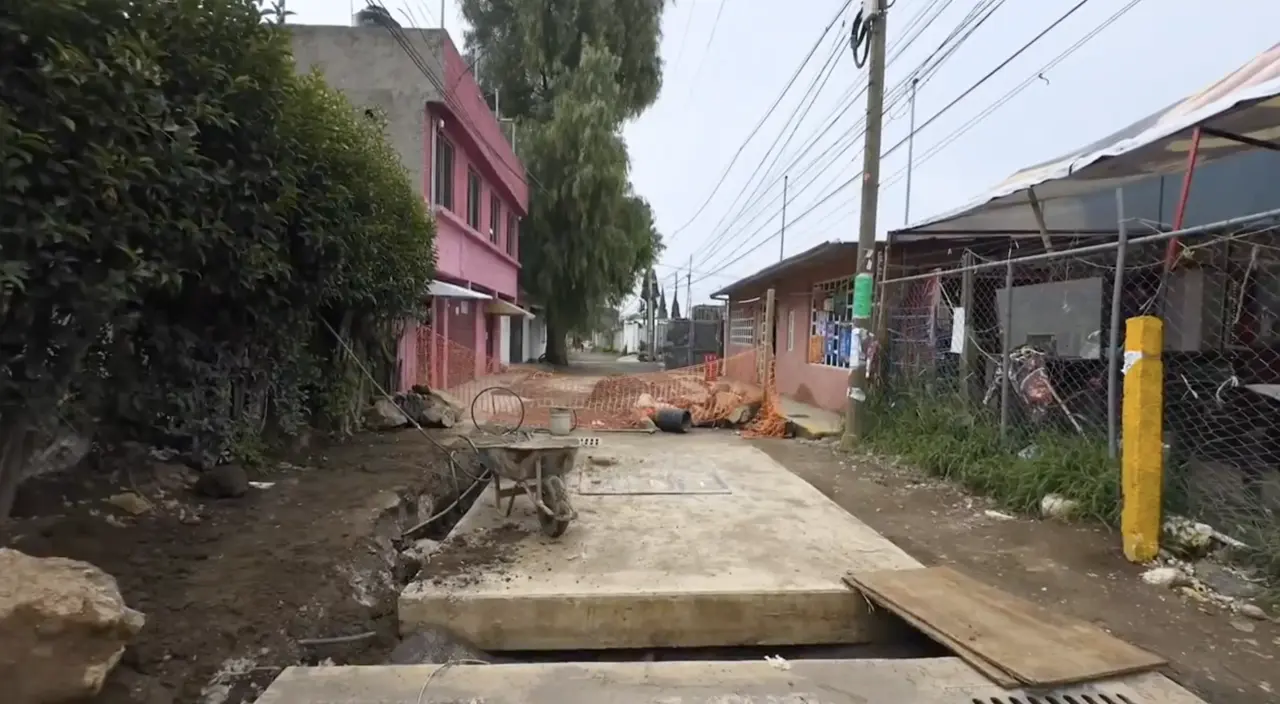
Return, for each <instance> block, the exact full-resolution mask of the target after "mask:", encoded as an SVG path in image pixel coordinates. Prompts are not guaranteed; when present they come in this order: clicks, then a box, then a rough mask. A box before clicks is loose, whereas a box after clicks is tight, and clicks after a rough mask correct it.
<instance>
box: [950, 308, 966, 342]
mask: <svg viewBox="0 0 1280 704" xmlns="http://www.w3.org/2000/svg"><path fill="white" fill-rule="evenodd" d="M951 351H952V352H955V353H956V354H960V353H961V352H963V351H964V308H963V307H961V306H956V307H955V308H952V309H951Z"/></svg>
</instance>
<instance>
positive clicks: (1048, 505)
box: [1040, 494, 1080, 521]
mask: <svg viewBox="0 0 1280 704" xmlns="http://www.w3.org/2000/svg"><path fill="white" fill-rule="evenodd" d="M1079 509H1080V503H1079V502H1078V501H1075V500H1073V499H1068V498H1067V497H1065V496H1060V495H1058V494H1046V495H1045V497H1044V498H1043V499H1041V500H1040V512H1041V513H1042V514H1044V516H1045V518H1056V519H1058V520H1060V521H1065V520H1068V519H1070V518H1071V517H1073V516H1074V515H1075V514H1076V513H1077V512H1078V511H1079Z"/></svg>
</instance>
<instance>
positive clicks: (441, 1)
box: [440, 0, 444, 29]
mask: <svg viewBox="0 0 1280 704" xmlns="http://www.w3.org/2000/svg"><path fill="white" fill-rule="evenodd" d="M440 29H444V0H440Z"/></svg>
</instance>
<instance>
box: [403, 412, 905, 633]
mask: <svg viewBox="0 0 1280 704" xmlns="http://www.w3.org/2000/svg"><path fill="white" fill-rule="evenodd" d="M601 437H602V438H603V439H602V443H601V446H600V447H598V448H590V449H586V448H584V449H583V450H581V451H580V456H579V460H578V463H577V467H578V469H577V470H576V471H577V472H580V473H583V474H586V475H587V479H588V483H589V479H590V474H591V473H593V472H601V473H605V472H607V473H614V472H627V473H630V474H631V475H632V476H633V477H634V478H635V480H636V481H637V482H641V483H643V482H644V481H645V480H646V478H654V479H655V480H657V479H658V478H661V477H663V476H666V475H668V474H680V473H682V472H683V473H688V474H689V475H691V476H706V475H708V474H711V475H716V476H719V477H720V478H722V479H723V480H724V482H725V484H727V485H728V487H729V490H730V493H728V494H642V495H635V494H614V495H584V494H581V493H578V491H577V487H578V486H579V480H578V478H577V477H570V478H569V481H568V482H567V485H568V486H569V487H570V491H571V500H572V501H573V503H574V506H575V508H576V509H577V510H578V513H579V517H578V519H577V521H575V522H574V523H573V524H572V525H571V526H570V527H569V529H568V532H566V533H565V534H564V535H563V536H562V537H560V538H559V539H555V540H552V539H549V538H545V537H543V536H542V535H541V534H540V533H539V532H538V523H537V518H536V516H535V514H534V512H533V510H532V507H531V505H530V504H529V502H528V500H527V499H525V498H523V497H521V498H518V499H517V500H516V503H515V511H514V513H513V514H512V515H511V516H510V517H504V516H503V513H502V511H500V510H498V509H496V508H495V507H494V501H493V495H492V492H491V491H486V492H485V493H483V494H482V495H481V497H480V499H479V501H477V502H476V504H475V505H474V506H473V507H472V508H471V510H470V511H469V512H468V513H467V515H466V516H465V517H464V518H463V519H462V521H461V522H460V523H459V524H458V526H457V527H456V528H455V529H454V532H453V534H452V535H451V536H450V538H449V539H448V540H446V542H445V544H444V545H443V546H442V547H441V549H440V551H439V552H438V553H437V554H436V555H435V556H434V557H433V558H432V559H431V562H430V564H428V565H427V566H426V567H425V568H424V570H423V574H424V578H423V580H422V581H418V582H414V583H413V584H410V585H409V586H408V587H407V588H406V589H405V591H404V592H403V593H402V595H401V597H400V604H399V613H400V621H401V632H402V633H406V634H407V633H412V632H413V631H414V630H415V629H416V628H417V627H420V626H424V625H439V626H444V627H447V628H449V629H450V630H452V631H453V632H455V633H457V634H458V635H460V636H463V637H465V638H467V639H469V640H471V641H472V642H473V643H474V644H475V645H477V646H478V647H480V648H483V649H486V650H559V649H600V648H636V647H695V646H732V645H750V644H760V645H774V644H814V643H861V642H869V641H871V640H874V639H876V638H877V637H879V636H880V635H882V634H883V633H884V631H885V629H886V628H889V627H891V626H890V622H889V619H888V618H887V617H886V616H884V615H883V613H882V612H876V613H874V614H873V613H872V612H871V610H870V609H869V608H868V606H867V603H866V602H865V601H864V600H863V599H862V598H861V597H859V596H858V595H857V594H855V593H854V592H852V591H851V590H849V589H848V588H847V587H846V586H844V584H843V583H842V582H841V576H842V575H843V574H844V573H846V572H848V571H849V570H886V569H910V568H915V567H919V566H920V564H919V563H918V562H916V561H915V560H914V559H912V558H911V557H910V556H909V555H907V554H906V553H905V552H903V551H902V550H900V549H899V548H898V547H897V546H895V545H893V544H892V543H890V542H889V541H888V540H886V539H885V538H883V537H881V536H880V535H879V534H877V533H876V532H875V531H873V530H872V529H871V528H869V527H867V526H866V525H865V524H863V523H862V522H861V521H859V520H857V519H856V518H854V517H853V516H851V515H849V514H848V513H847V512H846V511H844V510H843V509H841V508H840V507H839V506H837V505H836V504H835V503H833V502H832V501H830V500H829V499H827V498H826V497H825V496H823V495H822V494H821V493H820V492H819V491H818V490H816V489H814V488H813V487H811V486H809V484H807V483H806V482H805V481H804V480H802V479H800V478H799V477H797V476H795V475H794V474H792V473H791V472H789V471H787V470H786V469H785V468H783V467H782V466H781V465H779V464H778V463H776V462H774V461H773V459H771V458H770V457H769V456H768V455H766V454H765V453H763V452H761V451H760V450H757V449H756V448H754V447H752V446H751V445H750V444H749V443H747V442H745V441H743V440H742V439H740V438H738V437H737V436H735V435H731V434H728V433H720V432H697V433H693V434H690V435H654V436H649V435H628V434H617V435H603V436H601ZM588 455H597V456H602V457H610V458H612V459H613V460H616V463H615V464H613V465H612V466H606V467H601V466H597V465H596V463H593V462H591V461H589V460H588Z"/></svg>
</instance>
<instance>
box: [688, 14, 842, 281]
mask: <svg viewBox="0 0 1280 704" xmlns="http://www.w3.org/2000/svg"><path fill="white" fill-rule="evenodd" d="M841 43H842V42H841V41H840V37H839V35H837V36H836V41H835V42H834V45H833V46H832V48H831V52H830V54H829V55H828V56H827V60H826V62H825V63H824V64H823V66H822V68H820V69H819V70H818V73H817V75H815V76H814V78H813V80H812V81H810V83H809V87H808V88H807V89H806V90H805V93H804V95H802V96H801V97H800V101H799V102H797V103H796V106H795V109H793V110H792V111H791V115H790V116H788V117H787V121H786V123H784V125H783V129H782V131H781V132H779V133H778V136H777V137H775V138H774V140H773V143H772V144H770V145H769V149H768V150H767V151H765V154H764V156H763V157H762V158H761V160H760V162H759V163H758V164H756V168H755V170H754V171H752V172H751V175H750V176H748V177H747V180H746V182H745V183H743V184H742V188H741V189H739V190H738V194H737V195H736V196H734V198H733V201H732V202H731V203H730V204H729V210H732V209H733V208H736V207H737V205H738V203H739V201H741V199H742V197H743V196H744V195H746V192H747V188H749V187H750V186H751V183H752V182H753V181H755V179H756V176H758V175H761V173H760V170H761V168H762V167H764V165H765V161H766V160H768V159H769V155H770V154H773V161H772V162H770V163H769V166H768V168H766V169H765V173H764V174H763V177H762V178H761V180H760V183H757V184H756V189H755V190H753V191H752V194H751V196H749V197H748V202H749V201H750V199H751V198H752V197H754V196H755V194H756V193H757V192H758V191H759V187H760V185H761V184H763V183H764V179H765V178H767V177H768V174H769V171H770V170H771V169H772V168H773V166H774V165H775V164H777V162H778V158H780V157H781V156H782V152H783V151H784V150H785V149H786V148H787V146H788V145H789V144H790V143H791V139H792V137H794V136H795V133H796V131H797V130H798V129H799V127H800V125H801V124H802V123H803V122H804V116H801V118H800V120H798V121H797V120H796V116H797V115H800V114H801V112H802V111H804V112H806V113H807V111H808V109H809V108H812V107H813V104H814V102H816V101H817V99H818V96H819V95H821V93H822V89H823V88H825V87H826V85H827V82H828V81H829V80H830V79H831V74H832V73H834V69H835V60H836V58H837V57H838V56H839V55H840V45H841ZM806 100H807V101H808V102H807V104H806ZM793 123H794V126H793V128H792V130H791V133H790V134H789V135H788V136H787V138H786V141H785V142H783V143H782V146H781V148H778V142H779V141H781V140H782V135H783V133H784V132H785V131H786V125H790V124H793ZM775 148H776V149H778V151H777V153H776V154H774V149H775ZM728 216H729V211H726V212H725V214H724V215H722V216H720V220H719V221H718V222H717V223H716V224H715V226H714V227H712V231H713V232H714V231H718V230H720V226H721V225H723V224H724V220H725V218H726V217H728ZM715 244H716V240H712V239H710V238H709V239H708V240H707V241H706V242H704V244H703V245H702V246H701V247H699V248H698V249H697V250H695V251H694V254H693V256H694V257H698V256H700V255H701V254H702V253H703V252H704V251H705V250H706V249H707V248H708V247H713V246H715Z"/></svg>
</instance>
